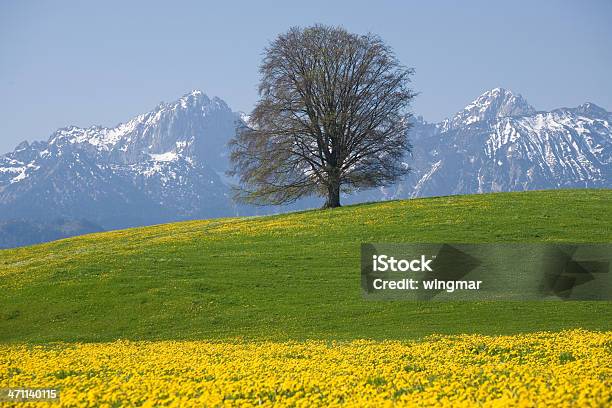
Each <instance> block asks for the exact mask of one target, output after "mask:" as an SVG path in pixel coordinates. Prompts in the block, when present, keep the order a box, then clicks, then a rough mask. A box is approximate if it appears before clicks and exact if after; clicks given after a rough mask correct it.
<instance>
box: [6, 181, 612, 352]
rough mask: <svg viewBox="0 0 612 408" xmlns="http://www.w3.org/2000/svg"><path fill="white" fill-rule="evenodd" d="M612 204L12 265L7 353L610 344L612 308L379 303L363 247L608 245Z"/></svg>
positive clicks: (293, 232) (565, 203) (125, 243)
mask: <svg viewBox="0 0 612 408" xmlns="http://www.w3.org/2000/svg"><path fill="white" fill-rule="evenodd" d="M611 210H612V190H559V191H537V192H525V193H501V194H486V195H471V196H454V197H439V198H427V199H415V200H407V201H392V202H384V203H374V204H361V205H355V206H347V207H342V208H338V209H334V210H314V211H304V212H299V213H291V214H284V215H277V216H269V217H254V218H227V219H216V220H205V221H189V222H181V223H175V224H167V225H159V226H153V227H144V228H134V229H128V230H121V231H113V232H107V233H99V234H91V235H86V236H82V237H75V238H70V239H65V240H61V241H56V242H52V243H47V244H42V245H36V246H32V247H27V248H19V249H10V250H3V251H0V293H2V296H0V341H2V342H33V343H40V342H48V341H86V342H88V341H109V340H113V339H117V338H127V339H133V340H140V339H152V340H158V339H207V340H215V339H223V340H228V339H229V340H232V339H236V340H240V339H245V340H289V339H295V340H304V339H329V340H332V339H338V340H348V339H355V338H372V339H408V338H420V337H423V336H425V335H428V334H432V333H446V334H455V333H483V334H514V333H518V332H530V331H537V330H560V329H565V328H575V327H581V328H585V329H591V330H612V302H447V303H433V302H430V303H426V302H423V303H415V302H401V301H399V302H370V301H365V300H363V298H362V296H361V292H360V276H359V248H360V244H361V243H362V242H389V243H391V242H449V243H451V242H462V243H469V242H610V241H611V240H612V211H611Z"/></svg>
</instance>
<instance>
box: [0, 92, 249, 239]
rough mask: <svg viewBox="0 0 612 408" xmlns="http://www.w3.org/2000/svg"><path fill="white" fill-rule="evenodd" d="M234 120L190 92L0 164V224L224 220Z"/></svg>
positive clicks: (63, 134) (71, 130)
mask: <svg viewBox="0 0 612 408" xmlns="http://www.w3.org/2000/svg"><path fill="white" fill-rule="evenodd" d="M236 120H240V116H239V114H237V113H235V112H233V111H232V110H231V109H230V108H229V107H228V106H227V104H226V103H225V102H223V101H222V100H221V99H219V98H213V99H210V98H208V97H207V96H206V95H205V94H203V93H202V92H201V91H193V92H191V93H189V94H186V95H184V96H183V97H182V98H180V99H179V100H178V101H176V102H173V103H169V104H165V103H162V104H160V105H159V106H157V107H156V108H155V109H154V110H152V111H151V112H148V113H145V114H142V115H139V116H137V117H136V118H134V119H132V120H130V121H129V122H127V123H122V124H119V125H118V126H116V127H113V128H105V127H100V126H93V127H90V128H87V129H83V128H78V127H74V126H70V127H67V128H64V129H60V130H58V131H56V132H55V133H54V134H52V135H51V137H50V138H49V140H48V141H47V142H35V143H32V144H28V143H27V142H24V143H22V144H20V145H19V146H18V147H17V149H15V151H13V152H12V153H9V154H7V155H5V156H2V157H0V214H1V215H0V217H1V218H7V217H10V218H28V219H41V220H45V219H50V218H55V217H71V218H78V219H87V220H90V221H92V222H94V223H96V224H98V225H100V226H102V227H103V228H105V229H109V228H120V227H126V226H133V225H143V224H151V223H157V222H164V221H172V220H180V219H189V218H202V217H214V216H222V215H232V214H233V213H234V206H233V204H232V202H231V199H230V197H229V194H228V186H227V185H226V184H225V183H223V181H222V177H221V176H220V175H223V174H224V172H225V170H226V169H227V155H226V154H227V150H226V143H227V141H228V140H229V139H230V138H231V137H232V136H233V134H234V129H235V121H236Z"/></svg>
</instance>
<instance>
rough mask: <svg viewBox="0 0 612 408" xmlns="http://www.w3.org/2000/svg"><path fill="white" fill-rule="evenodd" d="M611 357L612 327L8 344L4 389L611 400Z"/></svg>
mask: <svg viewBox="0 0 612 408" xmlns="http://www.w3.org/2000/svg"><path fill="white" fill-rule="evenodd" d="M611 364H612V332H604V333H601V332H589V331H584V330H572V331H565V332H560V333H533V334H525V335H517V336H499V337H487V336H480V335H462V336H432V337H428V338H426V339H424V340H423V341H380V342H379V341H365V340H359V341H351V342H324V341H306V342H285V343H276V342H242V341H235V342H228V341H225V342H211V341H159V342H149V341H144V342H130V341H116V342H112V343H102V344H52V345H43V346H31V345H6V344H4V345H0V388H7V387H15V388H18V387H31V388H58V389H60V390H61V391H60V401H59V403H54V404H50V403H47V402H45V403H38V405H40V406H54V405H60V406H83V407H85V406H89V407H98V406H100V407H112V406H177V407H178V406H197V407H201V406H219V405H224V406H252V405H264V406H265V405H279V406H296V407H309V406H330V405H331V406H335V405H347V406H376V407H380V406H404V405H406V406H440V405H442V406H452V407H464V406H474V405H478V406H485V407H488V406H495V407H507V406H521V407H536V406H537V407H542V406H577V407H589V406H592V407H609V406H611V405H612V391H611V390H612V382H611V378H612V365H611ZM4 404H7V405H8V406H10V403H6V402H5V403H3V406H4ZM33 405H35V404H34V403H27V404H24V403H14V406H21V407H23V406H33Z"/></svg>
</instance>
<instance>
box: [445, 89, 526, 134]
mask: <svg viewBox="0 0 612 408" xmlns="http://www.w3.org/2000/svg"><path fill="white" fill-rule="evenodd" d="M534 112H535V109H534V108H533V107H532V106H531V105H529V103H527V101H526V100H525V99H524V98H523V97H522V96H521V95H520V94H514V93H512V91H510V90H507V89H504V88H494V89H491V90H489V91H487V92H485V93H483V94H482V95H480V96H479V97H478V98H476V99H475V100H474V101H472V103H470V104H469V105H467V106H466V107H465V108H464V109H463V110H462V111H460V112H458V113H457V114H456V115H455V116H454V117H453V119H452V120H451V123H450V127H456V126H462V125H470V124H472V123H476V122H481V121H489V120H493V119H496V118H500V117H505V116H522V115H528V114H532V113H534Z"/></svg>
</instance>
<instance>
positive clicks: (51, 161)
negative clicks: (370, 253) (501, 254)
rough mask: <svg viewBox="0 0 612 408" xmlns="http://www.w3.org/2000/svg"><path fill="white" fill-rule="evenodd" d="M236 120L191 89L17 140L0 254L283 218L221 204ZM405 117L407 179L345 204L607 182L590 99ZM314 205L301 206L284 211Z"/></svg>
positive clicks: (611, 138)
mask: <svg viewBox="0 0 612 408" xmlns="http://www.w3.org/2000/svg"><path fill="white" fill-rule="evenodd" d="M244 118H245V116H244V115H243V114H241V113H240V112H235V111H233V110H232V109H231V108H230V107H229V106H228V105H227V104H226V103H225V102H224V101H223V100H221V99H219V98H216V97H215V98H209V97H208V96H207V95H205V94H204V93H203V92H201V91H193V92H190V93H188V94H186V95H184V96H182V97H181V98H180V99H178V100H177V101H175V102H172V103H161V104H159V105H158V106H157V107H156V108H155V109H153V110H151V111H150V112H147V113H144V114H142V115H139V116H137V117H135V118H133V119H132V120H130V121H128V122H126V123H121V124H119V125H117V126H115V127H110V128H109V127H102V126H92V127H89V128H79V127H75V126H69V127H66V128H62V129H59V130H57V131H56V132H54V133H53V134H52V135H51V136H50V137H49V139H48V140H47V141H37V142H33V143H28V142H23V143H21V144H19V145H18V146H17V148H16V149H15V150H14V151H13V152H10V153H8V154H5V155H3V156H0V247H2V246H5V247H9V246H16V245H24V244H30V243H35V242H41V241H45V240H49V239H56V238H61V237H64V236H67V235H72V234H79V233H83V232H93V231H97V230H101V229H117V228H125V227H131V226H139V225H148V224H155V223H163V222H170V221H178V220H187V219H196V218H211V217H221V216H232V215H251V214H260V213H269V212H281V211H283V210H285V211H286V208H283V207H281V208H278V207H267V208H260V207H249V206H244V205H236V204H235V203H233V201H232V200H231V192H230V184H231V183H232V180H230V179H229V178H228V177H227V176H226V175H225V171H226V170H227V169H228V165H229V163H228V153H229V152H228V148H227V142H228V141H229V139H230V138H232V137H233V135H234V129H235V126H236V123H237V121H241V120H244ZM411 120H412V122H413V126H412V128H411V129H410V131H409V133H408V137H409V139H410V141H411V143H412V145H413V146H414V147H413V150H412V152H411V154H410V155H408V156H407V157H406V163H407V164H408V165H409V166H410V167H411V168H412V169H413V171H412V173H411V174H410V175H409V176H408V177H407V178H406V179H405V180H402V181H400V182H399V183H397V184H396V185H394V186H389V187H385V188H381V189H376V190H370V191H362V192H357V193H356V194H355V195H352V196H350V197H345V199H344V202H356V201H363V200H369V201H371V200H385V199H395V198H409V197H419V196H438V195H450V194H473V193H485V192H496V191H521V190H533V189H551V188H553V189H554V188H587V187H588V188H598V187H612V113H610V112H608V111H606V110H605V109H603V108H600V107H598V106H596V105H595V104H592V103H585V104H583V105H580V106H578V107H575V108H559V109H555V110H552V111H549V112H545V111H537V110H536V109H534V108H533V107H532V106H531V105H529V104H528V103H527V101H525V99H524V98H522V97H521V96H520V95H518V94H514V93H512V92H511V91H508V90H505V89H502V88H496V89H492V90H490V91H487V92H485V93H484V94H482V95H481V96H479V97H478V98H477V99H476V100H474V101H473V102H472V103H471V104H469V105H468V106H466V107H465V108H464V109H463V110H461V111H459V112H458V113H456V114H455V115H454V116H452V117H451V118H448V119H446V120H444V121H442V122H439V123H428V122H426V121H424V120H423V119H422V118H420V117H416V118H412V119H411ZM317 205H319V201H318V200H315V199H312V200H304V201H302V202H298V203H296V204H294V205H293V206H291V207H289V208H291V209H299V208H306V207H312V206H317ZM49 220H62V221H61V222H60V223H59V224H58V223H54V222H50V221H49ZM24 223H25V224H24ZM26 224H27V225H28V227H27V228H26V227H24V225H26ZM7 225H8V226H12V227H11V228H8V229H7V228H6V226H7ZM15 225H19V226H21V227H20V228H15V227H14V226H15ZM58 225H70V226H71V227H70V228H62V227H58ZM75 225H76V226H78V227H75ZM2 226H5V227H4V228H3V227H2ZM7 231H8V232H7ZM20 231H21V232H20ZM3 234H4V235H5V236H4V237H3ZM6 234H13V236H12V237H7V236H6ZM15 234H21V235H20V236H19V237H15V236H14V235H15ZM28 234H29V235H28Z"/></svg>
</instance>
